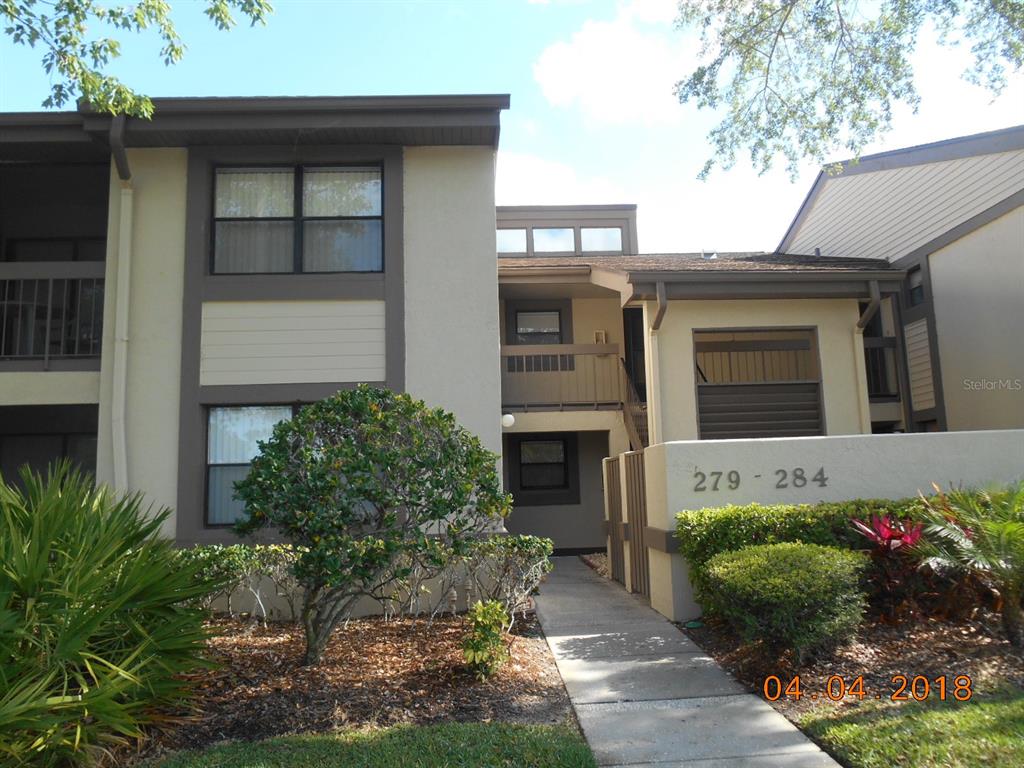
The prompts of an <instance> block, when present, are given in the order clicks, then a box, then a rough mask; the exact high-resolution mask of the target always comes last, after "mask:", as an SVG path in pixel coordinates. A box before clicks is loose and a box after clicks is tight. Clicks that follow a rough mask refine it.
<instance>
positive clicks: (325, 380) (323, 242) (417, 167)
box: [0, 96, 508, 543]
mask: <svg viewBox="0 0 1024 768" xmlns="http://www.w3.org/2000/svg"><path fill="white" fill-rule="evenodd" d="M154 103H155V116H154V118H153V120H151V121H147V120H138V119H127V120H125V119H123V118H113V119H112V118H111V117H110V116H107V115H99V114H94V113H92V112H89V111H81V112H78V113H33V114H4V115H0V248H2V250H0V468H2V471H3V473H4V475H5V476H7V477H10V476H11V475H12V474H13V471H14V468H15V467H16V466H18V465H20V464H21V463H23V462H25V461H28V462H29V463H31V464H33V465H35V466H37V467H40V466H45V464H46V463H47V462H48V461H50V460H52V459H54V458H57V457H60V456H69V457H72V458H74V459H76V460H78V461H79V462H80V463H81V464H82V465H83V466H85V467H87V468H88V469H90V470H91V469H95V472H96V476H97V478H98V479H99V480H100V481H101V482H106V483H109V484H111V485H113V486H114V487H117V488H131V489H139V490H142V491H144V492H145V493H146V497H147V499H148V500H149V501H151V502H153V503H154V504H155V505H158V506H164V505H166V506H170V507H173V508H175V509H176V515H175V516H174V517H173V518H172V520H171V522H170V524H169V530H168V531H167V532H168V533H169V534H170V535H173V536H175V537H176V538H177V539H178V540H179V541H181V542H183V543H189V542H216V541H228V540H230V539H231V538H232V536H233V535H232V534H231V532H230V531H229V529H228V528H227V525H228V524H229V523H230V522H231V521H232V520H233V519H234V518H235V516H236V515H237V514H238V511H239V506H240V505H239V502H237V501H233V500H232V498H231V495H232V483H233V481H234V480H236V479H238V478H239V477H242V476H244V474H245V471H246V467H247V465H248V462H249V460H250V458H251V456H252V455H253V453H254V451H255V444H256V441H257V440H259V439H262V438H264V437H266V436H267V435H268V434H269V430H270V428H271V427H272V425H273V424H274V423H275V422H276V421H277V420H279V419H280V418H283V417H286V416H287V415H288V414H289V413H291V409H292V408H294V407H295V406H297V405H299V404H302V403H306V402H310V401H313V400H316V399H318V398H321V397H324V396H326V395H328V394H330V393H332V392H334V391H336V390H337V389H338V388H339V387H348V386H354V385H355V383H357V382H370V383H374V384H381V385H385V386H388V387H391V388H394V389H396V390H406V391H408V392H410V393H412V394H413V395H415V396H417V397H421V398H423V399H425V400H427V401H428V402H430V403H431V404H433V405H436V406H442V407H444V408H447V409H449V410H451V411H453V412H454V413H455V414H456V416H457V417H458V419H459V421H460V423H462V424H463V425H465V426H466V427H467V428H469V429H470V430H472V431H473V432H475V433H476V434H478V435H480V437H481V438H482V440H483V442H484V444H485V445H486V446H487V447H488V448H490V449H492V450H495V451H499V450H500V449H501V437H500V432H499V430H500V426H499V415H500V406H501V404H500V383H499V373H498V348H497V344H496V339H497V335H498V309H497V302H498V295H497V293H498V292H497V283H496V279H495V271H496V268H495V234H494V233H495V213H494V164H495V148H496V146H497V142H498V130H499V113H500V111H501V110H502V109H505V108H506V107H507V106H508V97H507V96H450V97H449V96H436V97H435V96H428V97H411V98H405V97H374V98H340V99H335V98H294V99H291V98H286V99H277V98H274V99H262V98H261V99H157V100H156V101H155V102H154Z"/></svg>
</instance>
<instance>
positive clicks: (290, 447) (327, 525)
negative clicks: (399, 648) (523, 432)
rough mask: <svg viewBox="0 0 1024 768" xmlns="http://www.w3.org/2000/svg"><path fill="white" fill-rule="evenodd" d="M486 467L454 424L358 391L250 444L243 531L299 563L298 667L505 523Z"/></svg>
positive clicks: (494, 475) (399, 398)
mask: <svg viewBox="0 0 1024 768" xmlns="http://www.w3.org/2000/svg"><path fill="white" fill-rule="evenodd" d="M496 462H497V457H496V456H495V455H494V454H492V453H491V452H490V451H487V450H486V449H484V447H483V446H482V445H481V443H480V440H479V439H478V438H477V437H475V436H474V435H472V434H470V433H469V432H467V431H466V430H464V429H462V428H461V427H459V426H458V425H457V424H456V422H455V418H454V417H453V416H452V415H451V414H450V413H446V412H445V411H443V410H440V409H431V408H428V407H427V406H426V405H424V403H423V402H422V401H418V400H414V399H413V398H411V397H410V396H409V395H406V394H395V393H393V392H391V391H389V390H385V389H376V388H372V387H368V386H365V385H361V386H359V387H357V388H356V389H352V390H347V391H341V392H338V393H336V394H335V395H333V396H331V397H328V398H326V399H324V400H321V401H319V402H317V403H313V404H311V405H308V406H306V407H304V408H302V409H301V410H300V411H299V412H298V414H297V415H296V416H295V417H294V418H292V419H291V420H289V421H283V422H281V423H280V424H278V425H277V426H276V427H275V428H274V432H273V435H272V437H271V438H270V439H269V440H267V441H266V442H263V443H261V444H260V453H259V455H257V456H256V458H255V459H254V460H253V462H252V469H251V470H250V472H249V475H248V477H247V478H246V479H245V480H244V481H242V482H241V483H238V484H237V493H238V496H239V498H241V499H242V500H243V501H244V502H245V508H246V514H247V519H245V520H244V521H242V522H241V523H240V524H239V526H238V530H239V531H240V532H244V533H252V532H254V531H256V530H259V529H260V528H264V527H273V528H274V529H276V530H277V531H279V532H280V533H281V534H282V535H283V536H284V537H285V538H286V540H287V541H288V542H289V543H290V544H292V545H293V546H294V547H296V548H297V550H298V551H299V555H298V558H297V560H296V562H295V565H294V568H293V571H294V574H295V576H296V578H297V580H298V582H299V584H300V585H301V586H302V588H303V604H302V611H301V614H302V623H303V626H304V628H305V632H306V654H305V662H306V663H307V664H316V663H318V662H319V661H320V659H321V657H322V655H323V652H324V649H325V648H326V646H327V642H328V640H329V639H330V637H331V634H332V633H333V632H334V629H335V628H336V627H337V626H338V624H339V623H341V622H343V621H345V620H347V619H348V618H349V617H350V616H351V615H352V612H353V611H354V610H355V608H356V606H357V605H358V604H359V602H360V601H361V600H364V599H367V598H370V599H375V600H378V601H381V602H388V601H391V602H392V603H393V604H395V605H399V606H400V605H403V604H406V602H407V601H406V600H404V599H396V598H395V595H396V592H398V593H401V591H402V589H403V588H404V587H405V586H406V584H407V582H408V580H409V579H410V578H414V579H416V581H417V582H418V583H421V582H422V581H424V580H426V579H427V578H428V577H429V576H430V575H433V574H441V573H443V572H444V571H445V569H446V568H447V567H448V565H449V564H450V561H451V558H452V557H459V556H462V555H463V554H464V553H465V550H466V549H467V548H468V546H469V543H470V542H471V541H472V540H473V539H474V538H475V537H478V536H479V535H480V534H481V533H483V532H486V531H487V530H493V528H494V527H495V526H496V525H497V524H498V523H499V522H500V521H501V519H502V518H503V517H504V516H505V515H507V514H508V512H509V509H510V505H511V499H510V498H509V497H508V496H507V495H506V494H504V493H503V492H502V490H501V480H500V478H499V476H498V471H497V463H496Z"/></svg>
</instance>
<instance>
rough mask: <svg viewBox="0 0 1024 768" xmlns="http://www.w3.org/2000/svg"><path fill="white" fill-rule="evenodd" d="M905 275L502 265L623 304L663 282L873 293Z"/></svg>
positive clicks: (742, 292)
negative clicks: (595, 290) (603, 293)
mask: <svg viewBox="0 0 1024 768" xmlns="http://www.w3.org/2000/svg"><path fill="white" fill-rule="evenodd" d="M904 275H905V272H904V271H903V270H899V269H883V270H856V271H854V270H834V271H830V270H815V271H810V270H797V269H793V270H781V269H773V270H765V271H757V270H736V271H727V270H714V271H712V270H675V271H652V270H640V271H620V270H614V269H603V268H601V267H594V266H590V265H579V266H558V267H518V266H517V267H499V268H498V279H499V282H500V283H501V285H517V286H522V285H535V286H549V285H553V284H559V285H579V284H581V283H590V284H591V285H595V286H599V287H601V288H604V289H607V290H608V291H611V292H612V293H616V294H618V296H619V301H620V303H621V304H622V306H626V305H627V304H629V303H631V302H636V301H656V300H657V299H658V291H659V286H662V288H661V290H662V291H663V294H662V295H663V297H664V298H665V299H666V300H672V299H870V298H871V297H872V295H873V293H872V287H871V286H872V284H876V285H877V286H878V291H879V292H880V293H881V294H883V295H885V294H893V293H897V292H899V291H900V289H901V285H902V282H903V277H904Z"/></svg>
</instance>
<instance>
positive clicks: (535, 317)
mask: <svg viewBox="0 0 1024 768" xmlns="http://www.w3.org/2000/svg"><path fill="white" fill-rule="evenodd" d="M515 317H516V334H515V342H516V344H561V343H562V316H561V313H560V312H559V311H558V310H557V309H553V310H550V311H549V310H541V311H530V312H516V313H515Z"/></svg>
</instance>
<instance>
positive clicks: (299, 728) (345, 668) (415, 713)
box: [145, 616, 572, 756]
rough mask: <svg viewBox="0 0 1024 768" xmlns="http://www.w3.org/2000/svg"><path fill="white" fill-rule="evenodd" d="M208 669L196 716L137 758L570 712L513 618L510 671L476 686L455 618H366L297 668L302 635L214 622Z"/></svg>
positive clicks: (530, 634) (542, 652)
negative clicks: (287, 737) (289, 737)
mask: <svg viewBox="0 0 1024 768" xmlns="http://www.w3.org/2000/svg"><path fill="white" fill-rule="evenodd" d="M214 626H215V631H216V636H215V637H214V638H213V639H212V640H211V641H210V656H211V658H212V659H213V660H214V661H215V662H217V664H218V668H217V669H215V670H213V671H210V672H207V673H204V674H201V675H198V676H197V690H196V694H197V695H196V699H195V703H196V705H197V707H198V708H199V712H198V714H195V715H194V716H193V717H192V718H191V719H190V720H188V721H186V722H185V723H183V724H181V725H179V726H177V727H174V728H173V729H168V730H167V731H166V732H163V733H161V734H158V735H156V736H155V737H154V738H153V739H152V740H150V741H149V742H148V743H147V746H146V749H145V751H146V755H147V756H152V755H154V754H162V753H163V752H166V751H170V750H178V749H195V748H199V747H204V746H207V745H209V744H213V743H216V742H220V741H225V740H240V739H246V740H252V739H262V738H267V737H270V736H278V735H283V734H290V733H300V732H309V731H331V730H336V729H339V728H352V727H362V726H388V725H395V724H398V723H413V724H427V723H436V722H440V721H459V722H488V721H492V720H494V721H502V722H516V723H565V722H567V721H568V720H569V719H570V718H571V713H572V709H571V705H570V702H569V698H568V696H567V695H566V693H565V688H564V687H563V685H562V680H561V678H560V677H559V675H558V670H557V669H556V667H555V664H554V659H553V658H552V656H551V653H550V651H549V649H548V647H547V643H546V641H545V640H544V637H543V635H542V633H541V631H540V627H539V624H538V623H537V622H536V619H535V618H533V617H532V616H531V617H528V618H527V620H526V621H525V622H524V621H523V620H522V619H518V620H517V622H516V630H515V633H514V636H513V639H512V646H511V651H512V657H511V660H510V661H509V662H508V663H507V664H506V665H505V666H504V667H502V669H501V670H500V671H499V672H498V673H497V674H496V675H495V676H494V677H492V678H491V679H489V680H487V681H479V680H477V679H476V677H475V676H474V675H473V673H472V672H471V671H470V670H469V669H468V668H467V667H466V665H465V663H464V661H463V658H462V648H461V643H462V639H463V636H464V633H465V624H464V620H463V619H462V618H461V617H450V616H446V617H442V618H438V619H435V620H434V621H433V622H429V621H427V620H426V619H417V620H414V619H407V618H404V619H393V620H390V621H384V620H383V619H381V618H368V619H360V620H355V621H352V622H350V623H349V624H348V626H347V627H341V628H339V629H338V630H337V631H336V632H335V635H334V637H333V638H332V640H331V642H330V644H329V646H328V648H327V651H326V653H325V654H324V659H323V662H322V663H321V664H320V665H318V666H315V667H304V666H302V664H301V661H302V654H303V649H304V637H303V632H302V628H301V627H300V626H298V625H295V624H271V625H270V626H268V627H262V626H259V625H254V624H251V623H246V622H242V621H219V622H217V623H216V624H215V625H214Z"/></svg>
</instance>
